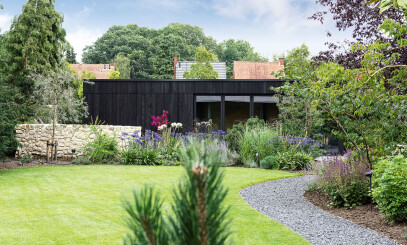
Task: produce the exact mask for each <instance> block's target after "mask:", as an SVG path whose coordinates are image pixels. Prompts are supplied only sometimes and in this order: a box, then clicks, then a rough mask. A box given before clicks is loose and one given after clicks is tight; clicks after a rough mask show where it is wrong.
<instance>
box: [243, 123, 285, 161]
mask: <svg viewBox="0 0 407 245" xmlns="http://www.w3.org/2000/svg"><path fill="white" fill-rule="evenodd" d="M276 136H277V133H276V130H275V128H273V127H271V126H270V125H267V124H261V123H259V124H254V125H251V124H247V126H246V125H245V128H244V131H243V133H242V134H241V135H240V137H239V141H238V142H239V151H238V152H239V154H240V158H241V160H242V162H243V164H245V165H248V164H249V163H251V162H255V163H256V165H257V166H258V164H259V162H260V160H262V159H263V158H265V157H266V156H269V155H271V154H273V152H270V147H269V146H268V145H267V144H266V143H267V142H268V141H269V140H271V139H273V138H275V137H276Z"/></svg>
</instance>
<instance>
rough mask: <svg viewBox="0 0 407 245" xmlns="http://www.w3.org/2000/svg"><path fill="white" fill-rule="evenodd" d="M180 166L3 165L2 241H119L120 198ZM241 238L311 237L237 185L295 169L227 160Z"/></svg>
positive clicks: (167, 180) (171, 175) (175, 176)
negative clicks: (258, 206)
mask: <svg viewBox="0 0 407 245" xmlns="http://www.w3.org/2000/svg"><path fill="white" fill-rule="evenodd" d="M183 171H184V169H183V168H182V167H162V166H159V167H158V166H155V167H153V166H114V165H93V166H66V167H34V168H22V169H14V170H6V171H0V244H119V243H121V241H122V237H123V235H124V234H125V233H126V232H127V231H128V230H127V228H126V227H125V225H124V219H125V217H126V213H125V212H124V210H123V208H122V207H121V198H122V197H123V196H125V197H130V194H131V190H132V188H133V187H135V186H141V185H143V184H146V183H150V184H154V185H155V186H156V187H158V188H159V189H160V190H161V192H162V193H163V194H164V195H165V197H166V203H167V205H166V206H167V208H168V204H169V202H170V199H171V190H172V189H173V188H174V186H175V185H176V184H177V183H178V180H179V178H180V176H181V174H182V173H183ZM225 171H226V176H225V182H224V183H225V185H226V186H227V187H228V188H229V195H228V197H227V200H226V202H227V203H228V204H230V205H232V210H231V215H232V217H233V224H232V225H233V230H234V231H235V233H234V234H235V235H234V239H235V241H236V244H308V243H307V242H306V241H305V240H304V239H303V238H302V237H301V236H299V235H298V234H296V233H295V232H293V231H292V230H290V229H289V228H287V227H285V226H283V225H281V224H279V223H277V222H275V221H273V220H271V219H269V218H268V217H266V216H265V215H263V214H261V213H258V212H257V211H256V210H254V209H253V208H251V207H250V206H249V205H248V204H247V203H246V202H245V201H244V200H243V199H242V198H241V196H240V195H239V192H238V191H239V190H240V189H242V188H244V187H246V186H249V185H253V184H256V183H260V182H264V181H268V180H273V179H279V178H286V177H292V176H295V174H291V173H286V172H281V171H269V170H263V169H247V168H225Z"/></svg>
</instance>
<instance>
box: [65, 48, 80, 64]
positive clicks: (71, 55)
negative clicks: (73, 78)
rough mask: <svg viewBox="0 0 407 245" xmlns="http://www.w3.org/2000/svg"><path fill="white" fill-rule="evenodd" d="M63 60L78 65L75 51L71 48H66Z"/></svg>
mask: <svg viewBox="0 0 407 245" xmlns="http://www.w3.org/2000/svg"><path fill="white" fill-rule="evenodd" d="M65 59H66V62H68V63H69V64H77V63H78V62H77V61H76V53H75V50H74V49H73V48H72V47H70V48H68V50H67V51H66V55H65Z"/></svg>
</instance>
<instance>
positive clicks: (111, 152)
mask: <svg viewBox="0 0 407 245" xmlns="http://www.w3.org/2000/svg"><path fill="white" fill-rule="evenodd" d="M90 128H91V130H92V132H93V134H94V135H95V139H94V140H92V141H90V142H88V143H87V144H86V146H85V148H84V155H85V156H87V157H89V159H90V160H91V161H92V162H94V163H109V162H114V161H115V160H116V159H117V157H118V154H119V149H118V145H117V141H116V138H115V137H111V136H109V135H107V134H106V133H103V132H102V130H101V129H100V128H98V127H97V125H91V126H90Z"/></svg>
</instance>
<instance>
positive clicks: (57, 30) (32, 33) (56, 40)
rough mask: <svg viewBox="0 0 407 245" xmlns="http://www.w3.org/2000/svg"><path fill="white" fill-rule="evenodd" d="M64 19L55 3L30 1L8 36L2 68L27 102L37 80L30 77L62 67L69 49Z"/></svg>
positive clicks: (25, 5)
mask: <svg viewBox="0 0 407 245" xmlns="http://www.w3.org/2000/svg"><path fill="white" fill-rule="evenodd" d="M62 22H63V16H62V15H61V14H60V13H58V12H57V11H56V10H55V8H54V1H52V0H28V2H27V3H26V4H24V5H23V11H22V13H21V14H20V15H19V16H17V17H15V18H14V20H13V22H12V24H11V27H10V31H9V32H8V33H7V40H6V52H7V60H6V62H5V63H4V64H2V65H1V68H2V69H4V71H5V72H4V74H5V79H6V82H7V83H9V84H13V85H14V86H16V87H17V88H18V89H19V91H20V92H21V94H22V95H23V96H24V97H25V101H24V102H25V103H26V102H27V101H28V99H29V96H30V94H31V92H32V89H33V86H34V81H32V79H29V77H28V76H27V75H28V74H32V73H36V74H42V73H44V72H48V71H49V70H54V69H56V68H58V67H62V65H61V60H62V59H63V55H64V51H65V49H66V40H65V30H64V29H63V28H62Z"/></svg>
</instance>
